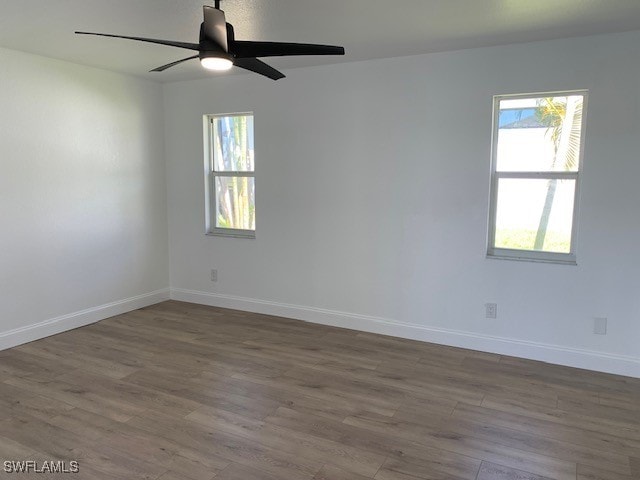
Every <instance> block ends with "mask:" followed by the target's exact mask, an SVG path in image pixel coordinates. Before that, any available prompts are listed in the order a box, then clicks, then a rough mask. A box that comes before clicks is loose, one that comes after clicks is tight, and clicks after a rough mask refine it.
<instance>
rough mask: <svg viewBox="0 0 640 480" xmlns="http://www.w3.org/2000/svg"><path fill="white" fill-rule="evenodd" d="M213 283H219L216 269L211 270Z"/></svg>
mask: <svg viewBox="0 0 640 480" xmlns="http://www.w3.org/2000/svg"><path fill="white" fill-rule="evenodd" d="M211 281H212V282H217V281H218V270H216V269H215V268H214V269H212V270H211Z"/></svg>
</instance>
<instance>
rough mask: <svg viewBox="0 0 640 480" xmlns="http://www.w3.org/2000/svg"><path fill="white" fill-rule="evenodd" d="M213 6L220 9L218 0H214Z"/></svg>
mask: <svg viewBox="0 0 640 480" xmlns="http://www.w3.org/2000/svg"><path fill="white" fill-rule="evenodd" d="M215 7H216V8H217V9H218V10H220V0H215Z"/></svg>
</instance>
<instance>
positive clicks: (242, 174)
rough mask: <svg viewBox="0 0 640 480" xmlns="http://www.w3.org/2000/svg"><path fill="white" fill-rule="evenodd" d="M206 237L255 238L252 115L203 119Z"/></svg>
mask: <svg viewBox="0 0 640 480" xmlns="http://www.w3.org/2000/svg"><path fill="white" fill-rule="evenodd" d="M205 146H206V148H205V152H206V154H205V167H206V177H207V178H206V185H205V189H206V193H207V205H206V211H207V219H206V221H207V234H210V235H226V236H231V237H248V238H255V232H256V181H255V159H254V146H253V114H250V113H234V114H229V115H207V116H205Z"/></svg>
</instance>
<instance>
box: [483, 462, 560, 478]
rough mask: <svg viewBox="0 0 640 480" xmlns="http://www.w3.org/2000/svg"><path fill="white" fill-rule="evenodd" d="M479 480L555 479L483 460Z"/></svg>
mask: <svg viewBox="0 0 640 480" xmlns="http://www.w3.org/2000/svg"><path fill="white" fill-rule="evenodd" d="M477 480H553V479H552V478H549V477H541V476H539V475H534V474H532V473H529V472H523V471H522V470H516V469H515V468H509V467H505V466H503V465H497V464H495V463H490V462H482V466H481V467H480V472H478V477H477Z"/></svg>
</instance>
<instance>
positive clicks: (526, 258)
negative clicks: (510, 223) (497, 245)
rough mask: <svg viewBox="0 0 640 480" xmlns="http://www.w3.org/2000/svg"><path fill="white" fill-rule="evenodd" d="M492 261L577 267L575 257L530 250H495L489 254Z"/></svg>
mask: <svg viewBox="0 0 640 480" xmlns="http://www.w3.org/2000/svg"><path fill="white" fill-rule="evenodd" d="M486 258H488V259H490V260H512V261H516V262H534V263H555V264H559V265H574V266H577V265H578V262H577V261H576V257H575V255H572V254H566V253H551V252H534V251H528V250H509V249H495V250H493V251H492V250H490V251H489V252H487V257H486Z"/></svg>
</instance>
